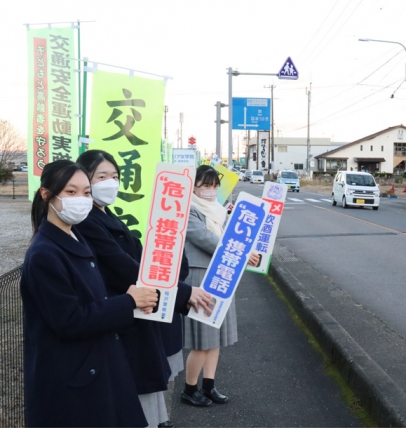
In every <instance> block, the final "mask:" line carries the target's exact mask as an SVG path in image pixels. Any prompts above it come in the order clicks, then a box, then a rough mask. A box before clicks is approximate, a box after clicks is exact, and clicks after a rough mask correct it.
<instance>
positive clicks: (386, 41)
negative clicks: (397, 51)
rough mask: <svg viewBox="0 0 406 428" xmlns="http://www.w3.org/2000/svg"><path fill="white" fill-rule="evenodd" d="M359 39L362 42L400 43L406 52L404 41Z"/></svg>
mask: <svg viewBox="0 0 406 428" xmlns="http://www.w3.org/2000/svg"><path fill="white" fill-rule="evenodd" d="M358 41H360V42H381V43H394V44H395V45H400V46H402V48H403V49H404V50H405V52H406V46H405V45H403V44H402V43H400V42H393V41H390V40H377V39H366V38H363V39H358ZM405 80H406V66H405Z"/></svg>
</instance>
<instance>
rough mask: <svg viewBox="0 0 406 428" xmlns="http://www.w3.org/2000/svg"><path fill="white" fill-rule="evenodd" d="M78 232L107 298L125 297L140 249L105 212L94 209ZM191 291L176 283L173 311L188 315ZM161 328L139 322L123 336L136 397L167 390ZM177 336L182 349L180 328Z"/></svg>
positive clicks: (135, 276)
mask: <svg viewBox="0 0 406 428" xmlns="http://www.w3.org/2000/svg"><path fill="white" fill-rule="evenodd" d="M78 228H79V230H80V232H81V233H82V234H83V236H84V237H85V238H86V240H87V241H88V243H89V245H90V247H91V248H92V250H93V252H94V254H95V255H96V258H97V260H98V265H99V267H100V271H101V273H102V275H103V278H104V281H105V284H106V288H107V290H108V292H109V294H111V295H117V294H121V293H124V292H125V290H127V288H128V287H129V285H131V284H135V283H136V282H137V279H138V273H139V261H140V259H141V253H142V245H141V243H140V241H139V240H138V239H137V238H136V237H134V236H133V235H132V234H131V232H130V230H129V229H128V228H127V226H126V225H125V224H124V223H123V222H122V221H120V220H119V219H118V218H117V217H116V216H115V215H114V214H113V213H112V212H111V211H110V210H109V209H108V208H106V213H104V212H103V211H102V210H100V209H99V208H97V207H93V209H92V211H91V212H90V214H89V216H88V217H87V218H86V220H84V221H83V222H82V223H80V224H79V225H78ZM191 290H192V289H191V287H190V286H189V285H186V284H184V283H179V285H178V293H177V297H176V304H175V309H176V311H178V312H182V313H187V312H188V310H187V308H186V305H187V302H188V301H189V299H190V295H191ZM177 317H179V314H177ZM160 324H162V323H160V322H156V321H148V320H141V319H138V320H136V324H135V325H134V328H132V329H130V330H127V331H126V332H125V334H123V344H124V347H125V349H126V352H127V356H128V360H129V363H130V367H131V370H132V372H133V376H134V380H135V382H136V386H137V390H138V392H139V394H148V393H152V392H157V391H164V390H166V389H167V385H168V379H169V376H170V373H171V372H170V368H169V364H168V361H167V358H166V352H165V349H164V346H163V339H162V335H161V326H160ZM179 327H180V325H179ZM177 335H178V338H179V341H180V348H179V349H181V347H182V335H181V329H180V328H179V329H178V331H177Z"/></svg>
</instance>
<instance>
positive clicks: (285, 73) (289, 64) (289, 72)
mask: <svg viewBox="0 0 406 428" xmlns="http://www.w3.org/2000/svg"><path fill="white" fill-rule="evenodd" d="M278 77H279V79H287V80H297V79H299V72H298V71H297V68H296V67H295V64H293V61H292V60H291V59H290V57H288V59H287V60H286V61H285V63H284V64H283V66H282V68H281V69H280V71H279V73H278Z"/></svg>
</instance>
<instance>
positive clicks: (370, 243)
mask: <svg viewBox="0 0 406 428" xmlns="http://www.w3.org/2000/svg"><path fill="white" fill-rule="evenodd" d="M240 190H243V191H247V192H249V193H252V194H254V195H255V196H261V194H262V190H263V186H261V185H252V184H251V185H250V184H249V183H241V182H240V183H239V184H238V185H237V189H236V193H237V192H238V191H240ZM277 241H278V242H279V243H280V244H281V245H283V246H284V247H286V248H287V249H288V250H289V251H291V252H292V253H294V254H295V255H296V256H298V257H299V258H300V259H301V260H303V261H304V262H306V263H308V264H309V265H311V266H312V267H314V268H315V269H316V270H317V271H319V272H320V273H321V274H322V275H325V276H327V277H328V278H329V279H330V280H331V281H332V282H333V283H335V284H337V285H338V286H339V287H340V288H341V289H342V290H345V291H346V292H347V293H348V294H349V295H350V296H351V297H352V298H353V299H354V300H355V301H357V302H359V304H360V305H362V306H363V307H365V308H368V309H369V310H371V311H372V312H373V313H375V314H376V315H377V316H378V317H379V318H381V319H382V320H383V321H384V322H385V323H386V324H387V325H388V326H389V327H390V328H392V329H394V330H395V331H396V332H398V333H399V334H400V335H402V336H403V337H406V311H405V304H406V287H405V282H406V272H405V270H404V269H403V267H404V265H405V263H406V262H405V254H406V200H404V199H388V198H381V202H380V207H379V210H378V211H373V210H372V208H347V209H344V208H342V206H339V205H337V206H335V207H333V206H332V203H331V200H330V198H329V195H328V194H325V195H323V194H320V193H312V192H309V191H303V190H301V191H300V192H299V193H296V192H288V194H287V199H286V203H285V208H284V212H283V215H282V219H281V222H280V226H279V231H278V236H277Z"/></svg>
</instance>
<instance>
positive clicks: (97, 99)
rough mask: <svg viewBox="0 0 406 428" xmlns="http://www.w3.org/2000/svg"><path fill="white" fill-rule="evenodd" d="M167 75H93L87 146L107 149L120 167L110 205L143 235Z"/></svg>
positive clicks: (133, 230) (158, 152)
mask: <svg viewBox="0 0 406 428" xmlns="http://www.w3.org/2000/svg"><path fill="white" fill-rule="evenodd" d="M164 98H165V81H164V80H154V79H147V78H143V77H136V76H133V77H131V76H129V75H123V74H116V73H108V72H103V71H98V72H97V73H96V74H94V75H93V83H92V103H91V119H90V138H91V139H93V140H94V143H93V144H90V145H89V149H100V150H105V151H106V152H108V153H110V154H111V155H112V156H114V159H115V160H116V162H117V164H118V166H119V168H120V188H119V192H118V196H117V199H116V201H115V203H114V204H113V205H111V206H110V209H111V210H112V211H113V212H114V213H115V214H116V215H117V216H118V217H119V218H120V220H122V221H123V222H124V223H125V224H126V225H127V227H128V228H129V229H130V231H131V233H132V234H133V235H134V236H137V237H138V238H140V239H143V235H144V233H145V230H146V226H147V220H148V211H149V206H150V202H151V196H152V188H153V184H154V177H155V167H156V164H157V163H158V162H160V161H161V135H162V119H163V111H164Z"/></svg>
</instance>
